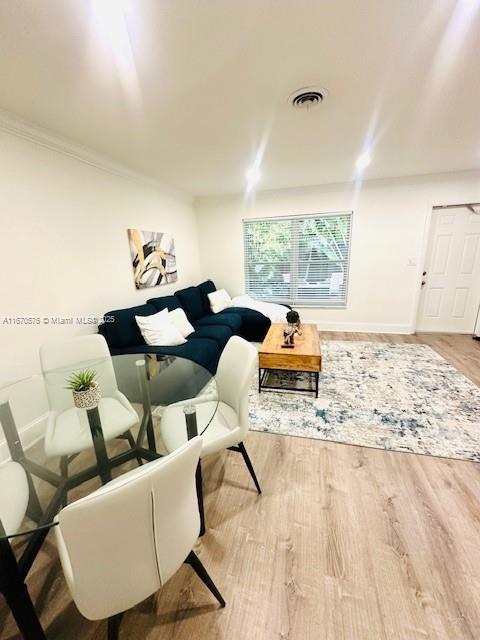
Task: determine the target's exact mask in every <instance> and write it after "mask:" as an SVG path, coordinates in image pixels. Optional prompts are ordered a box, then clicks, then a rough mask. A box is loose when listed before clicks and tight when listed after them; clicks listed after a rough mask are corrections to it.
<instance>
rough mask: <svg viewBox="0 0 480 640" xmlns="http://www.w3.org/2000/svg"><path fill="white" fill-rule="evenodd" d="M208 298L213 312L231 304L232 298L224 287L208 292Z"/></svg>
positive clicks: (218, 311) (217, 311)
mask: <svg viewBox="0 0 480 640" xmlns="http://www.w3.org/2000/svg"><path fill="white" fill-rule="evenodd" d="M208 300H209V302H210V308H211V310H212V311H213V313H220V311H223V310H224V309H227V308H228V307H231V306H232V299H231V298H230V296H229V295H228V293H227V292H226V291H225V289H219V290H218V291H214V292H213V293H209V294H208Z"/></svg>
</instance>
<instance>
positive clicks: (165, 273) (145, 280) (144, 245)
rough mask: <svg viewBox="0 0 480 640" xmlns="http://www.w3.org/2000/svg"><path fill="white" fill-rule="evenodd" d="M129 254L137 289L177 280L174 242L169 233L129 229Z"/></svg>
mask: <svg viewBox="0 0 480 640" xmlns="http://www.w3.org/2000/svg"><path fill="white" fill-rule="evenodd" d="M128 238H129V242H130V254H131V257H132V267H133V275H134V278H135V287H136V288H137V289H148V288H149V287H156V286H158V285H160V284H168V283H170V282H176V281H177V259H176V256H175V242H174V240H173V236H171V235H170V234H169V233H160V232H159V231H140V230H139V229H129V230H128Z"/></svg>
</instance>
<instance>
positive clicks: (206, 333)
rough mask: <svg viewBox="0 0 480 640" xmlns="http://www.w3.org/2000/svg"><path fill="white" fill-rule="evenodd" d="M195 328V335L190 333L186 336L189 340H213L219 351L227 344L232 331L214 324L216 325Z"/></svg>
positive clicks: (224, 326)
mask: <svg viewBox="0 0 480 640" xmlns="http://www.w3.org/2000/svg"><path fill="white" fill-rule="evenodd" d="M194 328H195V333H191V334H190V335H189V336H188V339H189V340H190V338H210V339H211V340H215V341H216V342H217V344H218V346H219V348H220V349H223V347H224V346H225V345H226V344H227V342H228V341H229V340H230V338H231V337H232V335H233V330H232V329H231V328H230V327H228V326H227V325H226V324H216V325H205V324H204V325H197V326H196V327H194Z"/></svg>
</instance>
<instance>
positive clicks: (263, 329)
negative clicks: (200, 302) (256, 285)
mask: <svg viewBox="0 0 480 640" xmlns="http://www.w3.org/2000/svg"><path fill="white" fill-rule="evenodd" d="M233 312H235V313H236V314H238V315H239V316H240V317H241V318H242V325H241V327H240V329H239V330H238V332H237V333H238V335H239V336H240V337H241V338H244V339H245V340H248V341H249V342H263V340H264V338H265V336H266V335H267V332H268V330H269V329H270V325H271V324H272V323H271V321H270V319H269V318H267V316H264V315H263V313H260V312H259V311H255V310H254V309H247V308H246V307H230V308H229V309H225V311H220V313H218V314H217V315H216V316H215V317H216V318H218V319H219V320H221V319H222V317H223V316H225V315H229V316H230V315H231V314H232V313H233ZM285 312H286V309H285Z"/></svg>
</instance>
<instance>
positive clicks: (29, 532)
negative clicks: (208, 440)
mask: <svg viewBox="0 0 480 640" xmlns="http://www.w3.org/2000/svg"><path fill="white" fill-rule="evenodd" d="M79 371H93V372H95V376H96V381H97V382H98V387H99V391H100V401H99V403H98V405H97V406H93V407H90V408H88V409H79V408H76V407H75V406H74V402H73V395H72V391H71V390H69V389H67V388H66V387H67V384H68V383H67V381H68V379H69V378H70V377H71V375H72V374H74V373H78V372H79ZM24 382H25V381H24ZM43 384H44V390H45V393H46V396H47V397H48V400H49V405H50V411H49V412H48V415H47V416H46V423H47V424H46V433H45V436H44V437H42V438H41V439H40V441H39V442H36V443H34V444H33V445H30V446H28V448H24V446H23V444H22V439H21V436H20V435H19V430H18V428H17V424H16V419H15V415H14V411H12V407H11V402H10V401H9V400H10V399H9V389H8V388H7V389H3V390H1V389H0V423H1V427H2V429H3V434H4V436H5V440H6V444H7V446H8V450H9V454H10V459H11V460H10V461H9V462H7V463H5V464H4V465H1V466H0V592H2V593H3V595H4V596H5V599H6V601H7V604H8V605H9V607H10V609H11V610H12V613H13V616H14V618H15V621H16V623H17V626H18V627H19V629H20V631H21V633H22V636H23V637H24V638H26V639H27V640H37V639H38V640H44V639H45V638H46V636H45V633H44V632H43V630H42V628H41V626H40V622H39V620H38V617H37V613H36V612H35V609H34V607H33V605H32V602H31V600H30V597H29V594H28V590H27V588H26V585H25V579H26V577H27V575H28V573H29V571H30V568H31V567H32V564H33V562H34V560H35V558H36V556H37V554H38V552H39V551H40V548H41V546H42V544H43V542H44V540H45V538H46V536H47V534H48V532H49V530H50V529H51V528H52V527H54V526H55V525H56V523H55V517H56V515H57V513H58V512H59V510H60V509H61V508H62V507H63V506H64V505H66V504H68V503H69V502H72V501H74V500H78V499H79V498H81V497H84V496H85V495H88V494H89V493H92V492H93V491H95V490H96V489H97V488H98V487H99V486H100V485H101V484H105V483H107V482H108V481H109V480H111V479H112V478H113V477H118V476H119V475H121V474H122V473H125V472H127V471H129V470H131V469H132V468H133V467H134V466H136V465H141V464H148V462H149V461H152V460H156V459H157V458H159V457H161V456H162V455H166V454H167V452H166V451H165V449H164V447H163V444H162V440H161V419H162V413H163V412H164V411H165V409H166V408H167V407H170V406H174V405H175V406H182V407H183V416H184V419H181V420H179V424H178V429H179V430H181V431H182V438H179V441H182V440H184V441H187V440H188V439H190V438H193V437H195V436H196V435H202V434H203V433H205V431H206V430H207V429H208V427H209V425H210V424H211V423H212V420H213V418H214V416H215V413H216V410H217V406H218V400H216V398H217V393H216V382H215V377H214V376H213V374H212V373H211V372H210V371H208V370H207V369H205V368H204V367H202V366H200V365H199V364H196V363H195V362H192V361H191V360H187V359H184V358H178V357H172V356H157V355H155V354H142V353H132V354H125V355H117V356H112V357H105V358H97V359H93V360H83V361H77V362H75V363H74V364H73V365H69V366H68V367H65V366H62V367H59V368H55V369H51V370H48V371H44V372H43ZM114 398H115V399H116V400H118V406H117V405H115V403H114V401H113V399H114ZM25 402H28V398H25ZM17 404H18V402H17ZM120 405H122V406H120ZM122 407H123V408H124V409H125V408H126V409H128V410H129V411H130V414H131V415H133V416H135V414H136V416H137V420H136V421H135V418H134V419H133V422H136V423H135V424H134V426H132V427H131V428H130V429H128V432H127V433H122V434H121V435H118V436H116V437H111V438H110V437H109V433H111V432H112V427H115V424H113V423H114V422H115V420H117V421H118V420H120V419H121V416H122V414H121V409H122ZM198 409H200V410H198ZM180 415H181V414H180ZM67 416H68V420H66V419H64V418H65V417H67ZM120 428H121V427H120ZM113 433H115V431H113ZM0 435H1V432H0ZM47 441H48V442H49V446H48V447H47V446H46V445H47ZM52 443H53V444H52ZM65 443H68V445H69V446H70V450H71V451H73V452H72V453H69V454H66V452H65V450H66V444H65ZM72 447H73V448H72ZM197 490H198V491H199V496H200V495H201V476H200V475H199V474H197ZM199 509H200V519H201V534H203V533H204V531H205V527H204V515H203V499H200V497H199ZM16 539H21V540H22V541H23V543H22V544H21V545H18V546H21V548H22V549H21V553H19V552H18V549H17V544H16V542H15V541H16Z"/></svg>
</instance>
